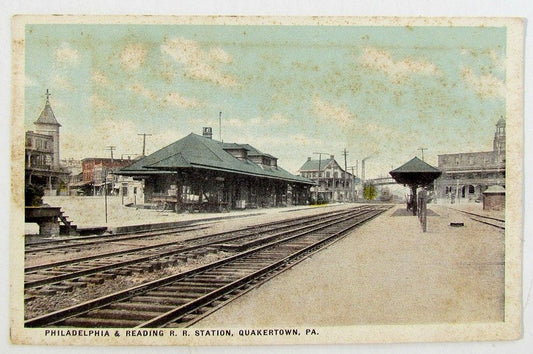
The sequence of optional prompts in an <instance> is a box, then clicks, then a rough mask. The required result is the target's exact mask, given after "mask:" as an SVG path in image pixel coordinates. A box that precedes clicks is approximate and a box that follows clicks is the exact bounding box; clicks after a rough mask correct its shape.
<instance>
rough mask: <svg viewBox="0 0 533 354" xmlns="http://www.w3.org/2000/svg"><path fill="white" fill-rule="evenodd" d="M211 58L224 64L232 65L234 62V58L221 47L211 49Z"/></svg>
mask: <svg viewBox="0 0 533 354" xmlns="http://www.w3.org/2000/svg"><path fill="white" fill-rule="evenodd" d="M209 56H210V57H211V58H212V59H214V60H216V61H218V62H221V63H223V64H230V63H231V62H233V58H232V57H231V56H230V55H229V54H228V53H226V52H225V51H224V50H223V49H222V48H220V47H216V48H213V49H211V50H210V51H209Z"/></svg>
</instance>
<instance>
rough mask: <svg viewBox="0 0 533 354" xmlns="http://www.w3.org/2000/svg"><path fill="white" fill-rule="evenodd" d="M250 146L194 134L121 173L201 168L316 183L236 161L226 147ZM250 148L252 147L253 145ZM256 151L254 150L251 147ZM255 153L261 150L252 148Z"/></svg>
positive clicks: (135, 163) (286, 173) (130, 173)
mask: <svg viewBox="0 0 533 354" xmlns="http://www.w3.org/2000/svg"><path fill="white" fill-rule="evenodd" d="M234 146H235V147H239V148H243V149H246V150H252V149H248V146H249V145H246V147H245V146H243V145H241V144H227V143H222V142H220V141H217V140H213V139H210V138H206V137H203V136H200V135H197V134H194V133H191V134H189V135H187V136H186V137H184V138H183V139H180V140H178V141H176V142H174V143H172V144H170V145H168V146H166V147H164V148H162V149H160V150H158V151H156V152H154V153H153V154H151V155H149V156H145V157H143V158H141V159H139V160H138V161H136V162H134V163H133V164H131V165H130V166H128V167H125V168H123V169H121V170H120V171H119V172H118V173H119V174H124V175H136V174H137V175H143V174H153V173H154V171H161V172H163V171H167V172H168V171H176V170H178V169H180V168H199V169H208V170H217V171H224V172H229V173H237V174H245V175H250V176H257V177H264V178H275V179H282V180H285V181H292V182H300V183H306V184H314V182H313V181H311V180H308V179H307V178H304V177H301V176H295V175H293V174H291V173H289V172H288V171H286V170H284V169H282V168H280V167H272V168H268V169H263V168H261V167H260V166H259V165H257V164H255V163H253V162H252V161H250V160H241V159H237V158H236V157H234V156H233V155H231V154H230V153H229V152H227V151H225V150H224V148H228V147H234ZM250 147H251V146H250ZM251 148H253V147H251ZM253 150H255V151H259V150H257V149H255V148H253Z"/></svg>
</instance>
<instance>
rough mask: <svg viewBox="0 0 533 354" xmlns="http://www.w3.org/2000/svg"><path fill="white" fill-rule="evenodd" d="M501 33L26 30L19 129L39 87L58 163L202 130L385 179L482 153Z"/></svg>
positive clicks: (501, 77)
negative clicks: (405, 169) (413, 164)
mask: <svg viewBox="0 0 533 354" xmlns="http://www.w3.org/2000/svg"><path fill="white" fill-rule="evenodd" d="M505 39H506V32H505V28H490V27H455V28H451V27H357V26H236V25H235V26H233V25H228V26H215V25H210V26H203V25H183V26H177V25H168V26H167V25H144V26H141V25H27V26H26V53H25V54H26V73H25V75H26V90H25V95H26V96H25V104H26V106H25V123H26V129H27V130H31V129H34V127H33V124H32V123H33V121H35V119H36V118H37V117H38V115H39V113H40V111H41V109H42V108H43V105H44V92H45V90H46V89H47V88H48V89H50V91H51V93H52V96H51V98H50V101H51V104H52V108H53V110H54V112H55V115H56V117H57V119H58V121H59V122H60V123H61V125H62V128H61V139H62V140H61V157H62V158H68V157H74V158H84V157H89V156H108V154H109V152H108V151H106V150H105V147H106V146H109V145H114V146H116V150H115V156H116V157H120V156H121V155H122V154H139V153H141V150H142V138H141V137H140V136H138V135H137V134H138V133H149V134H152V136H150V137H147V152H148V153H150V152H154V151H155V150H157V149H159V148H161V147H163V146H165V145H167V144H169V143H171V142H173V141H175V140H178V139H180V138H182V137H184V136H185V135H187V134H189V133H190V132H194V133H197V134H201V131H202V127H203V126H212V127H213V132H214V137H215V138H217V139H218V138H219V136H220V132H219V128H218V114H219V111H221V112H222V139H223V140H224V141H226V142H238V143H249V144H251V145H254V146H255V147H256V148H258V149H260V150H262V151H264V152H267V153H270V154H272V155H274V156H277V157H278V158H279V164H280V165H281V166H282V167H284V168H286V169H287V170H289V171H291V172H293V173H296V172H297V170H298V168H299V167H300V166H301V165H302V164H303V163H304V162H305V161H306V159H307V157H308V156H314V157H315V158H316V157H317V155H313V152H327V153H330V154H334V155H335V157H336V158H337V160H338V161H339V162H340V163H341V165H343V164H344V162H343V158H342V155H341V152H342V150H343V149H344V148H346V149H347V151H348V153H349V155H348V165H349V166H351V165H355V163H356V160H359V166H360V160H361V159H362V158H364V157H366V156H369V155H374V157H373V158H372V159H369V160H368V162H367V178H368V177H376V176H379V175H384V174H386V173H387V172H388V171H390V170H391V168H396V167H398V166H399V165H401V164H403V163H405V162H406V161H408V160H409V159H411V158H412V157H413V156H415V155H418V156H420V151H418V150H417V149H418V148H420V147H425V148H427V150H425V152H424V156H425V160H426V161H427V162H429V163H431V164H434V165H436V161H437V160H436V157H437V154H442V153H453V152H463V151H464V152H468V151H485V150H490V149H491V148H492V136H493V133H494V125H495V123H496V121H497V120H498V119H499V117H500V116H502V115H503V116H504V115H505V50H506V47H505Z"/></svg>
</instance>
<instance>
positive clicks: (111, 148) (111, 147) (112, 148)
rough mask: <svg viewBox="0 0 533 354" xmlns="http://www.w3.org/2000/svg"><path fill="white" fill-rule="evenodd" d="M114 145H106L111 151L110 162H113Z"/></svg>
mask: <svg viewBox="0 0 533 354" xmlns="http://www.w3.org/2000/svg"><path fill="white" fill-rule="evenodd" d="M116 148H117V147H116V146H106V148H105V149H106V150H109V151H110V152H111V163H113V150H115V149H116Z"/></svg>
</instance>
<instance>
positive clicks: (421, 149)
mask: <svg viewBox="0 0 533 354" xmlns="http://www.w3.org/2000/svg"><path fill="white" fill-rule="evenodd" d="M427 149H428V148H423V147H420V148H418V149H417V150H420V151H422V161H424V150H427Z"/></svg>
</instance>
